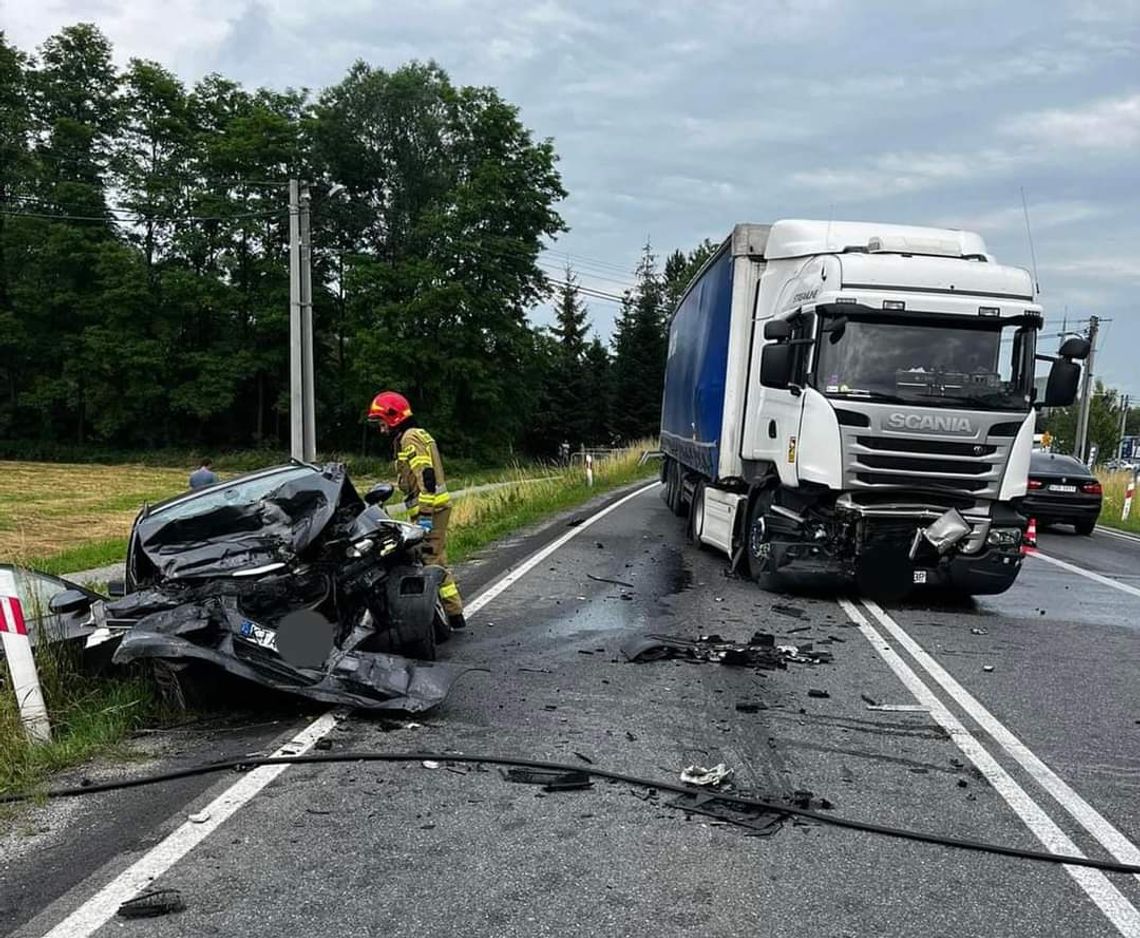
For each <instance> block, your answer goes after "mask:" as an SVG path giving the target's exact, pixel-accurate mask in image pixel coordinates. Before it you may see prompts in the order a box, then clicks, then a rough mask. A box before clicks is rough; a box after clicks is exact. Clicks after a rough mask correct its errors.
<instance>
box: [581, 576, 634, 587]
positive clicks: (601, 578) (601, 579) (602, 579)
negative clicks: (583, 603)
mask: <svg viewBox="0 0 1140 938" xmlns="http://www.w3.org/2000/svg"><path fill="white" fill-rule="evenodd" d="M586 579H588V580H593V581H594V582H595V583H611V584H613V585H614V586H624V587H625V588H626V589H633V584H632V583H626V582H625V581H624V580H611V579H609V578H607V577H604V576H594V574H592V573H587V574H586Z"/></svg>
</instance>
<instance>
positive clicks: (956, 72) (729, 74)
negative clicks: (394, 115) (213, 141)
mask: <svg viewBox="0 0 1140 938" xmlns="http://www.w3.org/2000/svg"><path fill="white" fill-rule="evenodd" d="M81 20H83V21H90V22H94V23H96V24H97V25H98V26H99V27H100V28H102V29H103V30H104V32H106V33H107V34H108V35H109V36H110V38H111V39H112V40H113V42H114V43H115V46H116V50H117V55H118V57H119V58H120V59H121V60H123V61H126V59H128V58H129V57H131V56H140V57H146V58H152V59H157V60H159V61H161V62H163V63H164V64H166V65H167V66H169V67H171V68H173V69H174V70H175V71H176V72H178V73H179V74H180V75H181V76H182V77H183V78H184V79H186V80H187V81H194V80H196V79H198V78H199V77H201V76H202V75H204V74H206V73H208V72H211V71H218V72H222V73H223V74H225V75H227V76H229V77H232V78H236V79H239V80H241V81H243V82H245V83H247V84H249V85H259V84H264V85H270V86H275V87H283V86H286V85H289V86H293V87H308V88H314V89H318V88H320V87H323V86H324V85H327V84H331V83H333V82H335V81H337V80H338V79H339V78H340V77H341V76H342V75H343V73H344V71H345V69H346V68H347V66H348V65H349V64H350V63H351V62H352V61H353V60H355V59H357V58H361V59H365V60H367V61H369V62H371V63H372V64H373V65H377V66H385V67H393V66H397V65H399V64H400V63H402V62H405V61H407V60H409V59H413V58H416V59H429V58H431V59H435V60H436V61H437V62H439V63H440V64H441V65H442V66H443V67H444V68H446V69H447V70H448V71H449V72H450V73H451V75H452V77H453V79H454V80H456V81H457V82H460V83H464V84H480V85H483V84H489V85H495V86H497V87H498V88H499V89H500V91H501V92H502V94H503V95H504V96H505V97H506V98H507V99H508V100H510V101H512V102H514V103H516V104H518V105H519V106H520V107H521V109H522V117H523V120H524V121H525V122H526V123H527V124H528V125H529V126H530V127H531V128H532V129H533V130H534V131H535V133H536V134H537V135H539V136H550V137H553V138H554V140H555V145H556V148H557V150H558V152H559V154H560V156H561V170H562V174H563V178H564V181H565V184H566V187H567V189H568V190H569V192H570V196H569V198H568V199H567V200H566V202H565V203H564V205H563V206H562V212H563V215H564V217H565V218H566V220H567V222H568V223H569V225H570V226H571V231H570V232H569V233H568V234H567V235H565V236H564V237H563V238H562V239H560V241H559V242H558V245H557V248H556V250H557V257H559V258H562V257H565V256H569V257H570V258H571V260H573V261H574V262H575V263H576V265H577V266H578V267H579V269H580V272H581V273H582V275H583V280H584V282H585V283H587V284H589V285H591V286H594V287H595V288H598V289H601V290H605V291H615V292H618V291H620V289H621V286H622V284H623V283H628V282H629V280H630V273H629V272H630V270H631V269H632V267H633V265H634V263H635V261H636V257H637V254H638V248H639V245H640V244H642V243H643V242H644V241H645V239H646V237H649V238H651V239H652V242H653V244H654V245H655V246H656V247H657V248H659V249H661V250H668V249H672V248H673V247H688V246H691V245H693V244H695V243H696V242H697V241H699V240H700V239H701V238H704V237H711V238H713V239H715V240H720V239H721V238H722V237H723V236H724V235H725V234H726V233H727V232H728V231H729V229H730V228H731V227H732V225H733V224H734V223H735V222H738V221H758V222H761V221H772V220H775V219H777V218H781V217H822V218H827V217H834V218H836V219H857V220H878V221H891V222H908V223H919V224H923V223H936V224H946V225H952V226H955V227H967V228H972V229H976V230H978V231H980V232H981V233H982V234H983V235H984V236H985V238H986V240H987V242H988V244H989V247H990V250H991V251H993V252H994V253H996V254H997V255H998V258H999V260H1003V261H1005V262H1008V263H1013V264H1019V265H1024V266H1029V262H1030V255H1029V248H1028V242H1027V238H1026V233H1025V223H1024V218H1023V214H1022V209H1021V195H1020V190H1021V188H1022V187H1024V190H1025V193H1026V196H1027V198H1028V202H1029V210H1030V216H1031V219H1032V223H1033V235H1034V239H1035V243H1036V250H1037V261H1038V267H1039V273H1040V283H1041V288H1042V301H1043V302H1044V303H1045V304H1046V306H1047V309H1048V316H1049V321H1050V325H1052V324H1053V323H1054V322H1055V323H1056V325H1057V327H1058V328H1060V326H1061V324H1062V319H1063V317H1064V316H1065V315H1066V312H1067V316H1068V320H1069V322H1070V323H1072V322H1073V321H1075V320H1080V319H1084V318H1086V317H1087V316H1088V315H1089V314H1090V313H1096V314H1098V315H1100V316H1102V317H1104V318H1111V319H1112V320H1113V321H1112V322H1111V323H1108V324H1106V325H1105V327H1104V330H1103V332H1102V335H1103V336H1104V339H1105V341H1104V342H1103V343H1102V350H1101V354H1100V356H1099V362H1098V367H1097V371H1098V372H1099V373H1100V374H1101V375H1102V376H1103V377H1104V378H1105V380H1106V381H1107V382H1108V383H1110V384H1115V385H1116V386H1118V387H1121V388H1122V389H1123V390H1125V391H1128V392H1130V393H1132V394H1133V395H1134V396H1135V397H1136V398H1137V399H1140V314H1138V313H1137V309H1136V307H1137V303H1136V297H1137V295H1140V262H1138V259H1137V255H1138V251H1140V0H1003V2H998V3H995V2H994V0H984V2H976V0H955V2H954V3H952V4H951V3H946V2H942V0H940V2H934V0H903V2H893V0H864V2H856V0H846V2H845V0H735V2H728V0H702V2H697V0H654V2H636V0H609V2H604V0H576V2H570V0H530V2H528V0H416V2H414V3H404V2H398V0H395V2H393V0H389V2H368V0H336V2H333V3H329V2H312V0H164V2H154V0H0V28H3V29H4V30H5V31H6V32H7V33H8V36H9V38H10V39H11V40H13V41H15V42H16V43H17V44H18V45H20V46H21V47H23V48H25V49H31V48H33V47H34V46H36V45H37V44H38V43H39V42H41V41H42V40H43V39H44V38H45V37H46V36H47V35H49V34H50V33H51V32H53V31H54V30H56V29H58V28H59V27H61V26H63V25H66V24H68V23H73V22H77V21H81ZM591 310H592V313H593V317H594V321H595V325H596V326H597V327H598V328H599V329H600V330H601V331H602V332H603V333H608V331H609V328H610V324H611V320H612V316H613V310H614V307H613V306H612V305H611V304H608V303H606V302H604V301H596V302H592V304H591ZM1048 341H1049V342H1050V343H1051V342H1052V340H1048ZM1046 350H1048V349H1046Z"/></svg>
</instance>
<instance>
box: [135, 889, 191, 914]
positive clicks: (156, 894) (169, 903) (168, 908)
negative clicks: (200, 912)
mask: <svg viewBox="0 0 1140 938" xmlns="http://www.w3.org/2000/svg"><path fill="white" fill-rule="evenodd" d="M185 911H186V902H185V901H184V900H183V898H182V893H180V892H179V891H178V890H177V889H153V890H151V891H150V892H144V893H142V894H140V895H137V896H135V897H134V898H133V899H128V900H127V901H126V902H124V903H123V904H122V905H121V906H119V917H120V918H157V917H158V916H160V915H170V914H171V913H173V912H185Z"/></svg>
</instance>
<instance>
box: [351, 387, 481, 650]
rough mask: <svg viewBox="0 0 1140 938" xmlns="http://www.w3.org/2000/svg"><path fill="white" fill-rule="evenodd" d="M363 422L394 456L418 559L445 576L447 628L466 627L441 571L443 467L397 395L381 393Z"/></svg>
mask: <svg viewBox="0 0 1140 938" xmlns="http://www.w3.org/2000/svg"><path fill="white" fill-rule="evenodd" d="M368 422H369V423H373V424H375V425H376V427H377V429H379V431H380V432H381V433H382V434H384V435H385V436H391V437H392V449H393V451H394V452H395V454H396V474H397V479H398V482H399V486H400V491H401V492H403V493H404V496H405V499H404V503H405V504H406V505H407V506H408V515H409V517H410V519H411V521H412V523H414V524H418V525H419V526H420V527H421V528H423V529H424V532H425V535H424V545H425V550H424V560H426V561H427V562H428V563H431V564H438V565H439V566H441V567H443V569H444V571H445V576H444V578H443V585H442V586H440V588H439V598H440V601H441V602H442V603H443V611H444V612H445V613H446V614H447V621H448V623H449V624H450V625H451V627H452V628H453V629H463V628H466V627H467V620H466V619H465V618H463V599H462V597H461V596H460V595H459V587H458V586H457V585H456V583H455V578H454V577H453V576H452V575H451V571H450V570H449V569H448V568H447V519H448V516H449V515H450V514H451V505H450V501H451V496H450V495H448V494H447V483H446V482H445V481H444V477H443V462H442V461H441V460H440V458H439V448H438V447H437V446H436V445H435V440H433V439H432V437H431V434H429V433H428V432H427V430H424V429H423V428H422V427H420V426H419V425H418V424H417V423H416V419H415V417H413V416H412V405H411V404H409V403H408V399H407V398H406V397H404V396H403V395H402V394H397V393H396V392H395V391H381V392H380V393H379V394H377V395H376V397H374V398H373V399H372V406H371V407H369V408H368Z"/></svg>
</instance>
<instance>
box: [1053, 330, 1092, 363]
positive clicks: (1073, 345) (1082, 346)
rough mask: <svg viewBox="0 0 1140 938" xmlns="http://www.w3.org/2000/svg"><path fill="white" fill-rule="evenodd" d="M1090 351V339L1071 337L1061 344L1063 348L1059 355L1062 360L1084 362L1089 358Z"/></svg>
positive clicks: (1077, 336)
mask: <svg viewBox="0 0 1140 938" xmlns="http://www.w3.org/2000/svg"><path fill="white" fill-rule="evenodd" d="M1090 349H1091V346H1090V345H1089V340H1088V339H1082V338H1081V337H1080V336H1079V335H1071V336H1069V337H1068V338H1067V339H1065V341H1064V342H1062V343H1061V348H1060V350H1059V351H1058V352H1057V354H1058V355H1060V356H1061V357H1062V358H1070V359H1076V360H1077V361H1084V360H1085V359H1086V358H1088V357H1089V351H1090Z"/></svg>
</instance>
